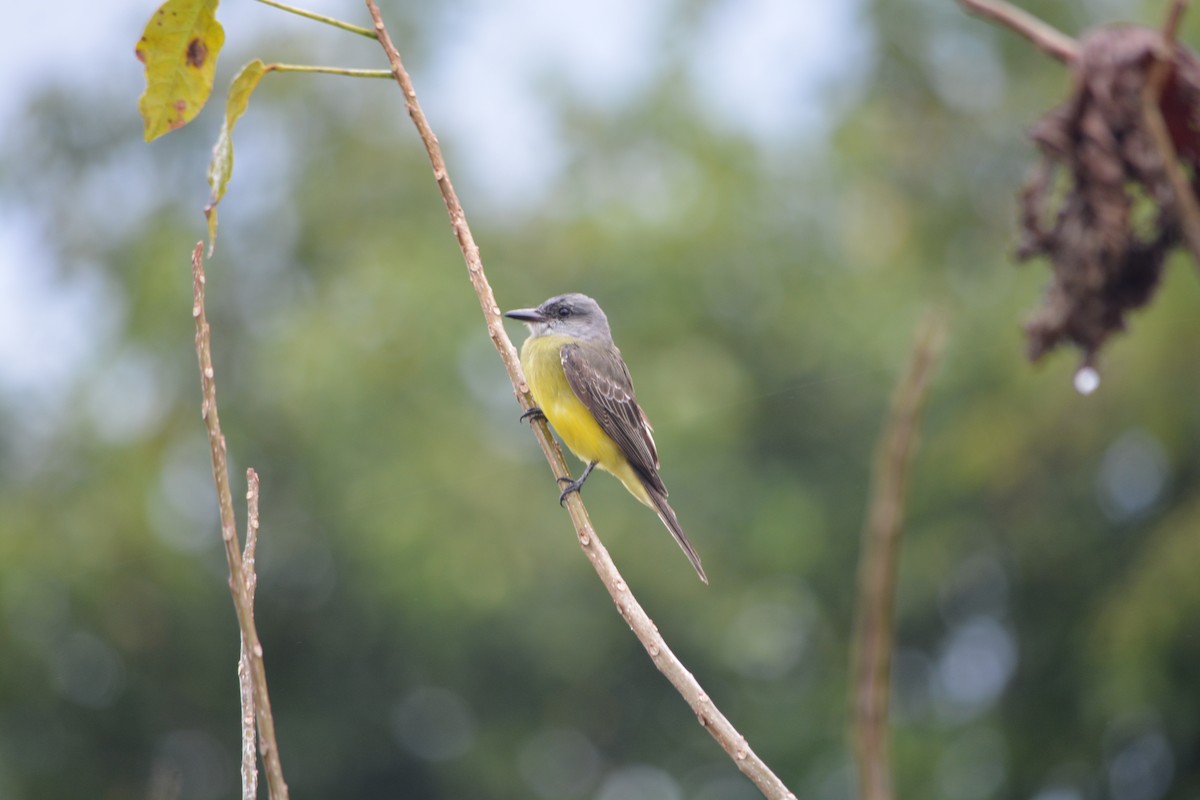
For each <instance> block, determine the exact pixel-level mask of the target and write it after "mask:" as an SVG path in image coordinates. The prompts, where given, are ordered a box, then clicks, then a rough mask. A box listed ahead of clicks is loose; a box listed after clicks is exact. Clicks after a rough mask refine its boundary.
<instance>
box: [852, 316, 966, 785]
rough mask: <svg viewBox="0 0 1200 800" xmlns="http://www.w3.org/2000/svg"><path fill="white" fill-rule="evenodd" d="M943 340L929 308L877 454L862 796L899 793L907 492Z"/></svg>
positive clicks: (859, 703) (862, 711) (863, 643)
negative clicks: (891, 713)
mask: <svg viewBox="0 0 1200 800" xmlns="http://www.w3.org/2000/svg"><path fill="white" fill-rule="evenodd" d="M944 339H945V323H944V322H943V320H942V318H941V316H940V315H938V314H937V313H936V312H930V313H929V314H928V315H926V317H925V319H924V320H922V322H921V325H920V328H919V331H918V334H917V341H916V344H915V345H914V347H913V353H912V357H911V359H910V361H909V365H908V370H907V372H906V373H905V374H904V376H903V378H902V379H901V381H900V383H898V384H897V385H896V391H895V394H894V395H893V397H892V405H891V410H890V411H889V413H888V420H887V426H886V428H885V429H884V431H883V434H882V435H881V437H880V440H879V449H878V451H877V452H876V460H875V471H874V477H873V479H872V481H871V485H872V490H871V504H870V507H869V510H868V512H867V521H866V525H865V527H864V529H863V553H862V560H861V562H860V565H859V575H858V625H857V630H856V633H855V652H854V665H853V683H852V686H853V692H854V697H853V698H852V706H853V709H854V711H853V720H852V729H853V733H854V741H855V756H856V759H857V762H858V791H859V797H860V798H861V799H862V800H891V798H892V796H893V794H892V769H891V756H890V752H889V750H890V747H889V737H888V690H889V688H890V679H891V660H892V607H893V603H894V599H895V590H896V569H897V565H898V563H899V560H900V539H901V535H902V527H901V526H902V523H903V520H904V497H905V489H906V487H907V484H908V468H909V464H910V463H911V461H912V457H913V452H914V451H915V449H916V443H917V433H918V425H919V422H920V415H921V408H922V406H923V405H924V402H925V396H926V392H927V390H928V388H929V381H930V379H931V377H932V376H933V371H934V368H935V367H936V365H937V360H938V355H939V354H940V352H941V348H942V342H943V340H944Z"/></svg>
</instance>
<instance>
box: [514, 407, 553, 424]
mask: <svg viewBox="0 0 1200 800" xmlns="http://www.w3.org/2000/svg"><path fill="white" fill-rule="evenodd" d="M545 418H546V415H545V413H543V412H542V410H541V409H540V408H538V407H537V406H534V407H533V408H531V409H529V410H528V411H526V412H525V413H524V414H522V415H521V416H520V417H519V418H518V420H517V421H518V422H524V421H525V420H527V419H542V420H544V419H545Z"/></svg>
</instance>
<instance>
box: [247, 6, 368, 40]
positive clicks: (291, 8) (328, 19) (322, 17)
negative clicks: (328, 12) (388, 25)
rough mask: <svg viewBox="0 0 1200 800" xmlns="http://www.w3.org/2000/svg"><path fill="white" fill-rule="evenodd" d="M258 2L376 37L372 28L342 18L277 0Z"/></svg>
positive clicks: (366, 35)
mask: <svg viewBox="0 0 1200 800" xmlns="http://www.w3.org/2000/svg"><path fill="white" fill-rule="evenodd" d="M258 2H260V3H262V4H263V5H264V6H272V7H274V8H278V9H280V10H281V11H287V12H288V13H290V14H295V15H296V16H299V17H305V18H306V19H313V20H316V21H317V22H324V23H325V24H326V25H332V26H333V27H335V28H341V29H342V30H344V31H350V33H357V34H358V35H359V36H365V37H367V38H368V39H374V38H375V31H373V30H371V29H370V28H363V27H361V26H358V25H351V24H350V23H349V22H342V21H341V20H340V19H334V18H333V17H327V16H325V15H324V14H317V13H315V12H313V11H306V10H305V9H303V8H296V7H295V6H289V5H285V4H283V3H277V2H275V0H258Z"/></svg>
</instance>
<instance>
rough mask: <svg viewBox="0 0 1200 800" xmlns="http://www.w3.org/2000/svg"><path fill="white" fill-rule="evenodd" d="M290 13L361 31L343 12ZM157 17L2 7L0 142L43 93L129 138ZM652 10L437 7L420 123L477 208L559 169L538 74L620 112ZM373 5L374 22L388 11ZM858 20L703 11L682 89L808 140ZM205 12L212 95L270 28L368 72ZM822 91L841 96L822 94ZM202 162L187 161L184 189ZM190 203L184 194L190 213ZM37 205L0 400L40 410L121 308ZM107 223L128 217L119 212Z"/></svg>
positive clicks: (846, 65)
mask: <svg viewBox="0 0 1200 800" xmlns="http://www.w3.org/2000/svg"><path fill="white" fill-rule="evenodd" d="M297 4H300V5H304V7H306V8H309V9H311V10H313V11H318V12H320V13H325V14H328V15H331V16H336V17H340V18H343V19H346V20H348V21H352V22H356V23H359V24H366V20H367V18H366V11H365V9H364V7H363V6H362V4H361V3H358V2H349V1H348V0H338V1H337V2H334V0H310V1H309V2H307V3H304V2H299V3H297ZM156 7H157V6H156V4H155V3H153V2H145V1H144V0H106V2H104V3H102V4H98V3H95V2H94V1H93V0H62V1H61V2H58V3H55V4H53V6H48V5H46V4H37V3H16V4H12V7H11V8H10V9H8V11H7V13H6V24H5V25H4V26H2V27H0V75H4V76H6V77H5V79H4V81H3V82H2V83H0V149H7V148H8V147H11V142H10V141H9V140H8V138H7V137H6V136H5V133H4V132H5V131H6V130H9V129H10V127H11V126H12V124H13V123H14V120H18V119H19V114H20V113H21V109H22V107H23V105H24V103H25V102H26V101H27V100H28V99H29V98H30V97H32V96H34V95H35V94H36V93H37V92H38V91H39V90H40V89H42V88H44V87H46V86H47V85H52V84H56V83H67V82H70V83H74V84H76V85H78V86H80V87H82V88H84V89H87V88H89V87H103V88H104V89H105V91H106V93H108V94H109V95H110V96H114V95H113V92H114V91H115V93H116V94H115V96H122V95H123V96H124V97H126V98H127V100H128V113H129V118H130V122H129V124H130V128H131V133H132V134H133V135H140V122H139V121H138V119H137V117H136V103H137V98H138V95H139V94H140V93H141V91H142V88H143V86H144V83H143V78H142V74H141V69H140V66H141V65H140V64H139V63H138V62H137V61H136V60H135V59H134V56H133V46H134V42H135V41H136V40H137V38H138V36H140V34H141V30H142V27H143V26H144V24H145V21H146V20H147V19H148V18H149V16H150V15H151V14H152V13H153V11H154V9H155V8H156ZM51 9H53V13H51ZM667 10H668V8H667V7H666V6H664V5H663V4H661V3H653V2H645V1H644V0H575V2H570V3H559V2H552V0H510V2H505V3H502V4H498V3H489V2H484V1H483V0H475V1H474V2H472V1H471V0H464V1H463V2H457V3H446V4H445V5H444V7H443V10H442V11H441V17H440V18H439V20H438V22H437V25H436V26H435V30H436V31H437V35H438V36H439V37H440V42H439V43H438V44H436V45H435V46H434V47H433V48H432V52H433V53H434V54H435V55H434V58H433V60H432V62H431V63H430V64H429V65H428V66H427V67H426V68H425V69H424V70H422V71H421V72H417V73H416V74H415V76H414V77H415V79H416V81H417V91H418V93H419V94H420V96H421V99H422V103H423V104H424V106H425V108H426V111H427V113H428V115H429V117H430V119H431V122H432V124H433V125H434V128H435V130H436V131H438V133H439V135H440V136H441V137H442V138H443V140H446V141H453V142H454V143H455V147H454V155H455V158H456V159H457V160H456V162H455V163H453V164H452V165H451V169H452V170H453V171H454V173H455V176H456V182H464V183H469V184H471V185H472V186H473V187H474V188H475V190H476V192H477V196H478V198H479V199H480V200H481V201H482V206H483V209H482V210H484V211H485V212H486V206H487V204H488V203H491V204H494V205H495V206H496V207H499V208H504V207H509V206H511V205H512V203H513V198H514V197H521V198H524V199H525V202H527V203H529V204H531V205H533V204H535V203H536V201H537V199H538V198H539V191H540V190H541V189H543V188H544V187H546V186H547V185H548V183H549V181H550V179H552V178H553V177H554V176H555V173H556V171H557V170H558V169H559V168H560V167H561V166H562V164H563V163H564V161H565V154H566V153H567V147H568V146H569V143H567V142H564V141H563V139H562V133H561V131H559V130H557V128H556V126H555V121H554V117H553V114H552V113H550V111H549V110H548V109H546V108H545V107H544V104H543V103H542V101H541V99H540V97H539V94H538V86H539V82H541V81H544V80H545V78H546V76H547V75H552V76H554V78H555V80H557V81H558V82H560V83H561V84H563V85H565V86H567V87H568V88H569V89H570V90H571V92H572V95H573V96H574V97H575V98H576V99H577V100H578V101H580V102H584V103H586V104H588V105H592V106H594V107H597V108H600V109H603V108H606V107H612V106H614V105H619V104H620V103H622V102H623V101H625V100H627V99H629V98H630V97H631V96H632V95H634V94H636V92H637V91H638V89H639V88H640V87H641V86H642V85H643V84H644V83H645V82H646V81H647V80H649V79H650V78H651V77H652V76H653V74H654V72H655V68H656V66H657V65H656V59H658V58H661V57H662V55H661V54H662V52H663V50H664V49H665V48H667V47H671V46H674V42H673V40H672V32H671V31H669V30H665V27H666V23H667V19H668V13H667ZM383 11H384V14H385V17H386V15H387V13H388V4H387V3H386V1H385V2H384V4H383ZM862 15H863V9H862V7H861V2H859V0H846V1H842V2H833V3H830V2H824V1H822V0H807V1H805V0H726V1H725V2H723V3H716V4H714V6H713V8H712V10H711V11H710V13H709V14H708V16H707V17H705V18H704V19H702V20H701V22H700V24H699V26H698V28H697V33H698V36H697V38H696V39H695V40H694V44H695V47H694V48H693V49H692V50H691V52H690V54H689V55H688V57H687V58H688V64H689V79H690V84H691V87H690V90H691V91H692V92H693V94H694V97H695V98H696V100H697V102H698V104H699V105H700V107H701V108H703V109H704V110H705V116H706V117H707V118H708V120H709V122H710V123H711V124H713V125H714V126H717V127H722V128H728V129H733V130H738V131H741V132H745V133H749V134H751V135H752V136H754V137H755V138H757V139H758V140H760V141H761V142H762V143H763V144H764V145H765V146H767V147H771V146H779V147H786V148H795V147H797V146H798V145H799V144H803V143H808V144H812V143H814V142H815V141H819V139H820V138H821V136H822V135H823V134H824V133H825V132H827V130H828V128H829V126H830V125H831V116H830V111H831V109H829V108H827V107H824V106H822V105H821V104H820V103H821V102H829V97H830V95H831V94H832V95H833V96H834V97H835V98H837V99H835V100H834V102H840V103H841V104H842V105H843V106H846V105H849V104H850V103H851V102H852V100H853V96H854V94H855V93H856V91H857V89H858V88H859V87H860V85H861V81H862V78H863V76H864V75H865V74H866V73H867V71H868V70H869V67H870V60H871V53H870V51H871V39H870V32H869V27H868V25H867V24H866V22H865V21H864V20H863V19H861V17H862ZM218 19H219V20H220V21H221V22H222V24H223V25H224V26H225V30H226V45H225V50H224V51H223V53H222V60H221V62H220V63H219V65H218V72H217V89H216V94H217V95H219V96H223V94H224V91H225V87H227V86H228V82H229V80H230V78H231V76H232V74H233V71H234V70H235V69H236V68H237V67H238V66H239V65H240V64H241V63H242V62H244V61H245V60H246V59H247V58H249V57H251V56H252V55H262V56H263V57H264V58H266V59H268V60H270V58H271V56H272V54H270V53H256V52H253V51H252V50H251V48H250V42H252V41H253V40H254V38H255V37H256V36H257V35H258V34H259V33H263V32H266V31H267V30H269V29H270V28H275V29H276V32H277V33H279V32H282V33H284V34H285V35H286V34H287V32H289V31H295V32H296V35H297V36H298V37H299V36H306V37H311V38H310V39H309V40H310V41H313V42H314V46H315V47H316V48H318V49H317V52H314V53H313V57H312V59H311V62H312V63H340V64H345V65H350V66H372V65H373V66H383V64H382V60H381V58H380V56H379V54H378V50H377V48H376V46H375V45H374V44H373V43H372V42H370V41H368V40H365V39H360V38H359V37H354V36H351V35H349V34H343V33H339V32H337V31H334V30H332V29H326V28H324V27H323V26H321V25H319V24H317V23H314V22H310V21H307V20H302V19H299V18H296V17H294V16H292V15H289V14H285V13H283V12H279V11H277V10H275V9H271V8H268V7H266V6H263V5H261V4H258V3H254V2H250V0H236V1H234V2H230V1H229V0H227V2H225V3H222V4H221V6H220V8H219V10H218ZM51 30H53V34H52V35H51V34H50V33H49V31H51ZM328 80H336V79H328ZM831 85H833V86H837V87H839V91H837V92H832V93H831V92H830V91H829V88H830V86H831ZM252 113H253V108H251V114H252ZM397 113H398V115H399V114H400V113H401V112H400V111H399V110H398V112H397ZM217 119H218V117H217V116H216V115H215V114H211V109H206V114H202V115H201V117H200V118H199V119H198V120H197V121H196V122H194V123H193V124H198V125H207V126H208V127H210V128H211V129H212V134H213V137H214V138H215V135H216V126H217V125H218V124H219V122H218V121H217ZM239 130H240V129H239ZM149 146H151V147H152V146H153V145H149ZM205 166H206V165H205V164H200V163H198V164H197V165H196V170H197V175H198V180H201V179H202V176H203V171H204V169H205ZM118 177H119V176H115V175H114V176H113V180H114V181H115V180H117V178H118ZM200 185H201V186H203V184H202V183H201V184H200ZM105 188H106V187H98V190H100V191H104V190H105ZM120 188H123V189H124V190H125V191H124V195H125V196H124V197H122V193H121V192H120V191H118V190H117V189H114V197H116V198H117V201H116V202H114V203H113V211H114V213H115V214H116V215H117V216H118V219H117V220H116V221H115V223H114V224H117V225H120V224H121V223H122V222H124V223H125V224H135V223H136V218H137V217H138V216H140V215H141V214H142V213H144V212H145V210H146V209H145V206H146V203H145V202H142V203H139V202H138V198H136V197H129V196H128V195H129V191H128V187H127V186H126V187H120ZM233 191H236V187H234V189H233ZM106 196H107V192H106ZM205 199H206V198H205V197H204V196H198V197H197V208H200V207H202V205H203V203H204V201H205ZM122 201H123V202H122ZM36 213H37V210H36V209H22V208H11V207H6V206H5V205H0V393H2V394H4V395H8V396H9V398H10V399H11V400H12V401H13V402H16V403H17V405H18V407H27V408H29V409H30V410H31V411H33V412H37V414H38V415H39V416H40V415H42V414H44V413H45V412H47V411H51V412H52V411H53V410H54V406H55V400H56V399H58V398H61V397H62V396H63V395H64V394H65V389H66V387H67V386H69V385H70V383H71V381H72V380H74V379H75V377H76V376H77V375H78V373H79V371H80V368H81V366H82V365H83V364H84V363H85V362H86V361H87V359H89V358H91V357H93V356H94V355H95V354H96V353H99V352H102V350H101V348H102V347H103V346H104V344H105V343H106V337H111V336H113V335H115V331H116V330H117V329H118V327H119V326H118V325H117V322H116V318H115V317H114V315H115V314H119V310H118V311H116V312H114V311H111V310H109V311H106V312H103V313H102V311H101V310H102V309H111V308H113V306H114V301H115V299H116V298H114V297H113V291H112V289H110V288H109V287H107V286H106V285H105V283H104V280H103V277H102V273H101V272H100V271H99V270H97V271H96V272H95V273H94V274H89V273H88V272H87V270H86V269H85V270H78V269H76V270H72V271H71V277H64V274H63V271H62V270H61V269H59V268H58V265H56V264H55V263H54V262H53V256H52V255H51V254H50V252H49V250H48V248H47V247H46V245H45V243H43V242H42V241H41V240H40V239H39V235H38V234H37V232H36V230H37V226H34V225H31V224H30V220H31V219H32V218H33V215H35V214H36ZM122 214H125V215H126V216H127V217H128V218H127V219H125V220H121V219H119V217H120V216H121V215H122Z"/></svg>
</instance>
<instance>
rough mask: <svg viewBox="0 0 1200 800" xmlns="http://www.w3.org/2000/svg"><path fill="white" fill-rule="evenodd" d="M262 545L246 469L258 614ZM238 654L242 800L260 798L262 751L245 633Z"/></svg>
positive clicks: (251, 575) (248, 565)
mask: <svg viewBox="0 0 1200 800" xmlns="http://www.w3.org/2000/svg"><path fill="white" fill-rule="evenodd" d="M257 548H258V473H257V472H255V471H254V470H253V469H248V470H246V546H245V548H244V549H243V550H242V573H243V574H244V575H245V577H246V599H247V600H248V601H249V602H250V613H252V614H253V613H254V590H255V589H256V588H258V575H256V574H255V572H254V554H255V551H256V550H257ZM241 638H242V646H241V652H240V653H239V654H238V687H239V689H240V690H241V696H242V800H256V798H257V797H258V752H257V751H256V749H255V747H254V743H255V740H256V739H257V733H258V726H257V725H256V724H255V716H256V715H255V711H254V709H255V706H254V680H253V678H252V676H251V674H250V647H249V646H248V645H247V644H246V635H245V634H244V633H243V634H242V637H241Z"/></svg>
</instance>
